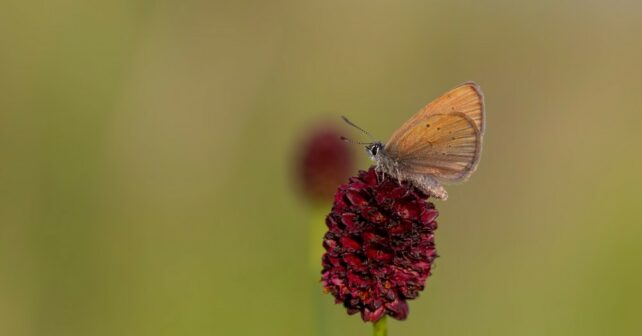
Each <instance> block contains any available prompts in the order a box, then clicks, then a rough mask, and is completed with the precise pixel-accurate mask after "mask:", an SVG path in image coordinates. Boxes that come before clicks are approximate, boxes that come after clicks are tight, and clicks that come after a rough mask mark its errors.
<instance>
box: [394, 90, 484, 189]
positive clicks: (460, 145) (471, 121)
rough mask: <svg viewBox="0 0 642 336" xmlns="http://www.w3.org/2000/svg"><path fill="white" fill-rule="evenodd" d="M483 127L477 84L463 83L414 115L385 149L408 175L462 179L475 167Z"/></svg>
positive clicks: (453, 180)
mask: <svg viewBox="0 0 642 336" xmlns="http://www.w3.org/2000/svg"><path fill="white" fill-rule="evenodd" d="M483 127H484V109H483V96H482V94H481V91H480V90H479V87H478V86H477V85H476V84H474V83H466V84H463V85H461V86H459V87H457V88H455V89H453V90H451V91H449V92H447V93H446V94H444V95H443V96H441V97H440V98H438V99H437V100H435V101H433V102H432V103H430V104H428V105H426V107H424V108H423V109H422V110H420V111H419V112H418V113H417V114H415V115H414V116H413V117H412V118H411V119H410V120H408V121H407V122H406V123H405V124H404V125H403V126H402V127H401V128H400V129H399V130H397V131H396V132H395V133H394V134H393V135H392V137H391V138H390V140H389V141H388V143H387V144H386V146H385V151H386V154H387V155H389V156H390V157H391V158H392V159H393V160H394V161H396V162H397V163H398V164H399V168H400V169H401V170H402V171H403V172H405V173H407V174H420V175H433V176H435V177H437V178H439V179H442V180H445V181H449V182H458V181H463V180H465V179H467V178H468V177H469V176H470V175H471V174H472V173H473V172H474V171H475V169H476V168H477V163H478V162H479V157H480V155H481V145H482V137H483Z"/></svg>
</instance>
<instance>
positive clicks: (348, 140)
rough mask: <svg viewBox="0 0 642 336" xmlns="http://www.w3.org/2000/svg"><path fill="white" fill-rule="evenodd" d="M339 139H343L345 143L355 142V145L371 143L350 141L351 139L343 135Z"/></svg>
mask: <svg viewBox="0 0 642 336" xmlns="http://www.w3.org/2000/svg"><path fill="white" fill-rule="evenodd" d="M341 140H343V141H345V142H347V143H351V144H356V145H369V144H371V142H359V141H352V140H350V139H348V138H346V137H344V136H341Z"/></svg>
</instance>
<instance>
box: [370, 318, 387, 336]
mask: <svg viewBox="0 0 642 336" xmlns="http://www.w3.org/2000/svg"><path fill="white" fill-rule="evenodd" d="M372 336H388V326H387V325H386V315H384V316H383V317H382V318H380V319H379V321H377V322H374V323H373V324H372Z"/></svg>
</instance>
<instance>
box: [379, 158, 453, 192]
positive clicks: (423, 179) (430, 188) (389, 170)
mask: <svg viewBox="0 0 642 336" xmlns="http://www.w3.org/2000/svg"><path fill="white" fill-rule="evenodd" d="M369 156H370V159H371V160H372V161H374V162H375V170H376V171H378V172H383V173H386V174H388V175H391V176H393V177H394V178H396V179H397V181H399V182H401V181H407V182H410V183H411V184H412V185H414V186H415V187H417V188H419V189H420V190H421V191H423V192H424V193H425V194H426V195H429V196H432V197H435V198H438V199H441V200H444V201H445V200H446V199H448V193H447V192H446V189H444V187H443V186H442V185H441V183H439V181H438V180H437V179H436V178H435V177H434V176H432V175H425V174H414V173H408V172H407V171H406V169H404V168H405V167H403V166H402V165H400V164H399V162H398V161H396V160H394V159H393V158H391V157H390V156H388V155H387V154H386V152H385V150H384V148H383V146H381V148H380V150H378V151H377V152H376V153H374V154H373V153H372V152H370V151H369Z"/></svg>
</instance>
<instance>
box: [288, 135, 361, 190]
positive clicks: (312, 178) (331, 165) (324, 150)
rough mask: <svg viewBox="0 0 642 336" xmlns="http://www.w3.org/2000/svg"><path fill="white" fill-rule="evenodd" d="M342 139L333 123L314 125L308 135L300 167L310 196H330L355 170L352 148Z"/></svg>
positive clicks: (303, 147)
mask: <svg viewBox="0 0 642 336" xmlns="http://www.w3.org/2000/svg"><path fill="white" fill-rule="evenodd" d="M340 138H341V134H340V133H339V132H338V131H337V128H336V127H334V126H333V125H332V124H331V123H326V124H320V125H317V126H316V127H313V128H312V129H311V130H310V131H309V134H308V135H307V136H306V137H305V140H304V141H303V143H302V146H301V148H300V149H299V154H298V155H299V157H298V158H297V167H296V168H297V174H298V178H299V182H300V184H301V189H302V190H303V193H304V194H305V195H306V196H307V197H308V199H311V200H313V201H326V200H328V199H330V198H331V197H332V194H333V193H334V191H335V190H336V188H337V186H338V185H339V184H341V183H342V182H343V181H345V179H346V178H348V176H350V174H351V172H352V171H353V169H354V167H353V166H354V157H353V151H352V148H351V147H349V145H348V144H347V143H345V142H344V141H341V139H340Z"/></svg>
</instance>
